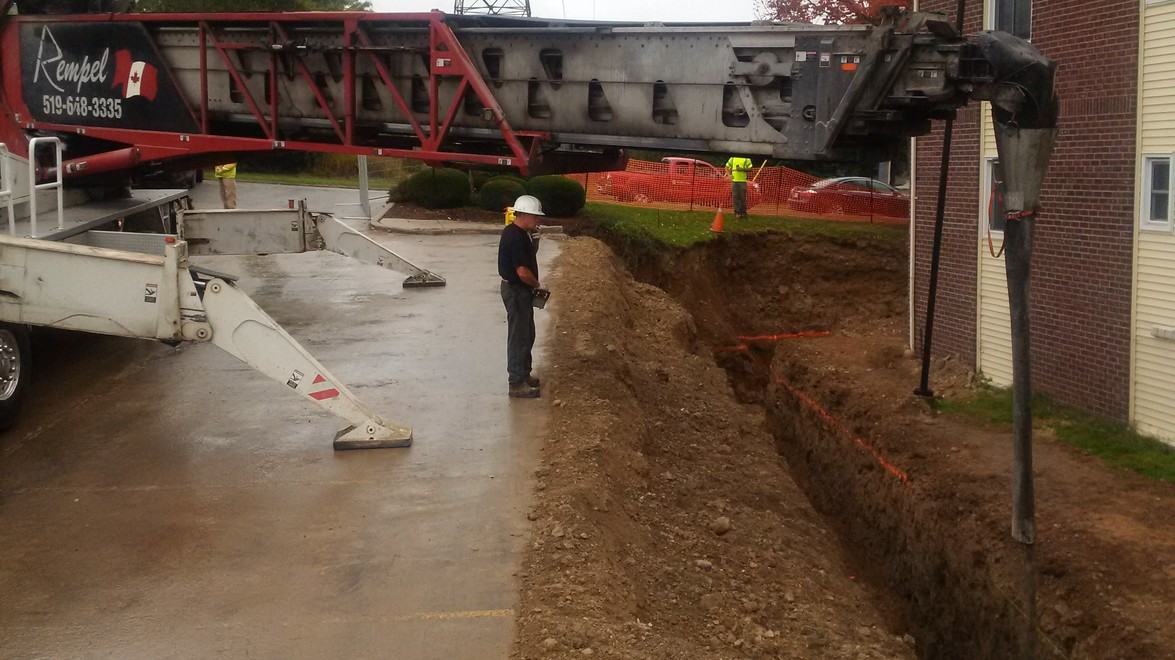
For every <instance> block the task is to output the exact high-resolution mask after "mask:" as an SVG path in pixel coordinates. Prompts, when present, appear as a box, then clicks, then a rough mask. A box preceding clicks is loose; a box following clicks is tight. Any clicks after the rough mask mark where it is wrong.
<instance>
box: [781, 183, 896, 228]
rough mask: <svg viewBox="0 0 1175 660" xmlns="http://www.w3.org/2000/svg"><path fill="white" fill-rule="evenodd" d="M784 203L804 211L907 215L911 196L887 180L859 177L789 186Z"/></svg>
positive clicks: (892, 215)
mask: <svg viewBox="0 0 1175 660" xmlns="http://www.w3.org/2000/svg"><path fill="white" fill-rule="evenodd" d="M787 206H788V208H790V209H794V210H796V211H804V212H807V213H835V214H839V215H884V216H889V217H895V218H904V217H907V216H908V215H909V214H910V198H909V197H907V196H906V195H905V194H904V193H902V192H901V191H899V190H897V189H895V188H894V187H893V186H891V185H889V184H888V183H883V182H881V181H878V180H876V179H867V178H865V177H860V176H843V177H838V178H836V179H824V180H822V181H817V182H816V183H813V184H810V185H806V186H796V187H795V188H792V190H791V194H790V195H788V198H787Z"/></svg>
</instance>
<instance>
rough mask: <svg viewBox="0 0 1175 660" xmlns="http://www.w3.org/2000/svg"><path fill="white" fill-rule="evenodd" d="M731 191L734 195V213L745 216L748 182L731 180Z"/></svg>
mask: <svg viewBox="0 0 1175 660" xmlns="http://www.w3.org/2000/svg"><path fill="white" fill-rule="evenodd" d="M730 192H731V195H733V196H734V214H735V215H736V216H738V217H740V218H741V217H743V216H745V215H746V214H747V182H746V181H734V182H731V184H730Z"/></svg>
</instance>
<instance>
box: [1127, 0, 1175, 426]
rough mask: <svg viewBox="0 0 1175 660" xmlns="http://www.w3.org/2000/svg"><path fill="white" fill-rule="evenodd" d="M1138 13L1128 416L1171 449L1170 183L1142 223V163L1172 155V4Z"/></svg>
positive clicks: (1174, 299) (1174, 308)
mask: <svg viewBox="0 0 1175 660" xmlns="http://www.w3.org/2000/svg"><path fill="white" fill-rule="evenodd" d="M1142 12H1143V18H1142V49H1141V62H1140V66H1141V67H1142V70H1141V73H1140V76H1139V104H1138V105H1139V113H1138V116H1139V144H1138V151H1139V159H1138V170H1137V171H1138V174H1139V176H1138V180H1137V184H1136V188H1135V189H1136V204H1135V209H1136V212H1137V214H1138V218H1137V220H1138V221H1137V222H1136V223H1135V228H1136V229H1135V231H1136V241H1135V269H1134V319H1133V346H1132V350H1131V355H1132V361H1133V364H1132V365H1131V367H1132V368H1131V385H1132V387H1131V401H1130V410H1131V412H1130V416H1131V421H1132V422H1133V423H1134V425H1135V427H1136V428H1137V429H1138V430H1139V431H1141V432H1143V433H1147V434H1150V435H1154V436H1156V437H1159V438H1161V439H1163V440H1165V441H1167V442H1169V443H1173V444H1175V340H1172V339H1162V338H1159V337H1156V336H1155V331H1156V330H1158V331H1159V332H1160V333H1162V332H1163V331H1164V330H1170V331H1171V332H1175V233H1173V232H1172V222H1171V214H1172V213H1175V198H1173V197H1172V196H1171V193H1170V187H1171V186H1170V182H1168V183H1167V189H1168V194H1167V203H1168V205H1169V206H1168V211H1167V221H1166V222H1165V223H1164V222H1159V223H1154V222H1148V220H1149V219H1150V218H1151V211H1152V209H1151V204H1152V200H1153V199H1156V198H1155V197H1152V196H1151V195H1150V193H1151V192H1152V191H1153V189H1154V188H1155V186H1153V185H1150V184H1151V181H1150V174H1151V171H1148V170H1149V169H1150V168H1149V163H1150V162H1152V159H1161V158H1167V159H1170V158H1171V157H1172V155H1173V154H1175V2H1163V3H1153V4H1152V3H1144V5H1143V8H1142ZM1168 162H1171V160H1168ZM1158 199H1159V200H1161V199H1162V196H1159V197H1158Z"/></svg>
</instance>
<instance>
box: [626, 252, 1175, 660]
mask: <svg viewBox="0 0 1175 660" xmlns="http://www.w3.org/2000/svg"><path fill="white" fill-rule="evenodd" d="M899 240H900V239H899ZM612 244H613V247H614V249H616V251H617V253H618V254H620V255H622V258H623V260H624V261H625V262H626V263H627V264H629V266H630V267H631V268H632V269H633V272H634V273H636V274H637V277H638V279H641V280H644V281H648V282H651V283H653V284H655V285H657V286H658V287H660V288H661V289H663V290H665V291H667V292H669V293H671V294H672V295H673V296H674V298H675V299H677V300H678V301H679V302H680V303H681V304H682V305H683V307H685V309H686V310H687V311H688V312H689V313H690V315H691V318H692V319H693V320H694V321H695V322H696V323H697V326H698V335H699V338H700V340H701V341H703V342H704V343H706V344H708V345H709V346H710V348H711V350H712V352H713V356H714V358H715V362H716V363H717V364H720V365H722V366H723V367H724V368H725V369H726V372H727V374H728V377H729V378H730V381H731V383H732V385H733V389H734V391H736V392H737V393H738V395H739V397H740V399H741V400H743V401H748V402H755V403H762V404H763V409H764V410H765V411H766V420H767V421H766V424H767V426H768V430H769V432H770V434H771V435H772V437H773V439H774V442H775V444H776V447H777V449H778V450H779V452H780V454H781V455H782V456H784V457H785V458H786V461H787V465H788V469H789V471H790V474H791V475H792V476H793V477H794V479H795V481H796V482H797V483H798V484H799V485H800V486H801V487H802V488H803V489H804V491H805V492H806V493H807V494H808V496H809V498H810V500H811V503H812V504H813V506H814V507H815V508H816V509H817V510H818V511H819V512H820V513H821V514H822V515H824V516H825V518H826V519H827V520H828V522H829V524H830V526H831V527H832V528H833V529H834V530H835V531H836V534H837V536H838V538H839V541H840V544H841V548H842V549H843V551H844V553H845V557H846V561H847V563H848V565H849V567H850V570H851V571H853V572H854V573H856V574H857V575H860V576H863V577H865V578H866V579H867V581H868V582H869V583H870V584H871V585H872V587H873V589H872V593H873V597H874V600H875V603H876V605H877V607H878V609H879V610H880V611H881V612H882V613H883V615H884V616H885V617H886V619H887V623H888V625H889V626H890V630H891V631H895V632H909V633H911V634H912V635H913V636H914V637H915V638H916V639H917V653H918V655H919V656H921V657H927V658H960V657H966V658H1008V657H1031V655H1030V654H1034V655H1035V657H1042V658H1047V657H1073V658H1151V657H1155V658H1157V657H1164V656H1165V654H1167V653H1168V652H1169V650H1170V649H1171V648H1175V631H1172V630H1171V629H1170V627H1169V626H1168V625H1167V624H1166V623H1165V622H1166V621H1168V620H1169V618H1170V607H1171V603H1170V597H1169V594H1170V593H1175V570H1173V566H1175V565H1173V564H1171V562H1170V561H1169V558H1170V557H1172V556H1175V554H1172V553H1173V552H1175V489H1172V487H1171V485H1170V484H1164V483H1159V482H1154V481H1150V480H1147V479H1145V478H1142V477H1139V476H1137V475H1134V474H1131V473H1128V472H1125V471H1121V470H1117V469H1114V468H1109V467H1108V466H1106V465H1105V464H1103V463H1101V462H1100V461H1098V460H1096V459H1092V458H1090V457H1086V456H1083V455H1081V454H1080V453H1079V452H1076V451H1074V450H1072V449H1071V448H1069V447H1067V446H1064V445H1063V444H1061V443H1059V442H1057V441H1056V440H1055V439H1054V438H1053V437H1052V436H1051V435H1050V433H1049V432H1048V431H1047V430H1040V431H1038V432H1037V434H1036V439H1035V442H1034V444H1035V448H1034V452H1035V461H1036V463H1035V468H1036V469H1035V475H1036V479H1037V527H1038V539H1037V543H1036V545H1035V547H1034V549H1033V551H1032V556H1031V561H1032V563H1031V564H1028V553H1027V552H1026V550H1025V548H1024V547H1023V546H1021V545H1019V544H1017V543H1015V542H1014V541H1012V539H1011V538H1010V534H1009V531H1008V528H1009V520H1010V492H1009V491H1010V485H1009V484H1010V465H1011V456H1010V447H1009V445H1010V442H1009V430H1008V429H1007V428H1001V427H998V426H985V425H980V424H977V423H975V422H972V421H970V420H967V419H964V418H958V417H952V416H943V415H938V414H936V413H935V412H934V411H933V410H932V409H931V408H930V407H929V406H928V405H926V403H925V402H922V401H920V400H918V399H917V398H915V397H913V396H912V395H911V391H912V390H913V388H914V387H915V386H916V385H917V384H918V371H919V367H920V365H919V363H918V362H917V360H915V359H914V358H913V356H912V355H911V354H910V353H909V351H908V350H907V349H906V341H907V340H906V336H907V332H908V331H907V325H906V323H907V321H906V316H905V295H906V284H905V282H906V271H905V265H906V264H905V250H904V247H903V245H902V244H901V243H900V242H898V241H896V240H878V241H871V240H844V239H821V238H813V237H793V236H786V235H777V236H753V237H746V236H732V237H727V238H726V239H724V240H719V241H714V242H710V243H708V244H705V245H703V246H699V247H697V248H694V249H692V250H689V251H671V250H668V251H667V250H658V249H650V248H649V247H648V246H646V245H640V244H636V245H634V244H622V243H619V242H617V241H615V240H613V241H612ZM763 337H774V339H766V340H764V339H762V338H763ZM972 379H973V376H972V374H971V373H970V372H969V370H968V369H967V368H966V367H965V366H964V365H958V364H955V363H954V362H952V361H951V360H939V361H936V363H935V364H934V365H933V369H932V373H931V386H932V387H933V388H934V389H935V390H936V391H937V392H938V393H939V394H946V395H953V394H961V393H964V391H965V390H967V389H969V388H970V387H972V386H973V380H972ZM1031 590H1035V592H1036V598H1035V599H1033V598H1031V597H1030V595H1029V594H1030V593H1031ZM1033 607H1035V612H1033V610H1032V609H1031V608H1033Z"/></svg>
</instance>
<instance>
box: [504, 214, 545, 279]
mask: <svg viewBox="0 0 1175 660" xmlns="http://www.w3.org/2000/svg"><path fill="white" fill-rule="evenodd" d="M519 266H526V267H527V268H529V269H530V272H531V273H534V277H535V279H536V280H537V279H538V277H539V261H538V258H537V257H536V256H535V253H534V243H532V242H531V240H530V234H528V233H526V230H525V229H522V228H521V227H519V226H518V225H516V224H514V223H513V222H512V223H510V224H508V225H506V228H505V229H503V230H502V238H501V240H499V241H498V275H500V276H501V277H502V279H504V280H506V281H507V282H509V283H511V284H518V285H521V286H529V285H527V284H525V283H524V282H523V281H522V280H520V279H518V267H519Z"/></svg>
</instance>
